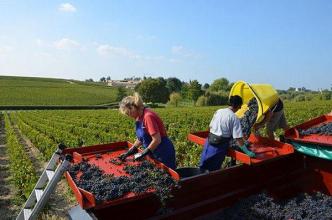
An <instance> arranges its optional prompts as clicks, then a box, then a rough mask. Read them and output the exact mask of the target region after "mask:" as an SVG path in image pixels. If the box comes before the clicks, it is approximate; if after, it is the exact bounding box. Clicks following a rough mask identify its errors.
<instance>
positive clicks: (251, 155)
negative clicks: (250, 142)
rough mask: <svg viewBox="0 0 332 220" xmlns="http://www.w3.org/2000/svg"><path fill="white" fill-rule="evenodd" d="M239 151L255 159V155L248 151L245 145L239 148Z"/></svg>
mask: <svg viewBox="0 0 332 220" xmlns="http://www.w3.org/2000/svg"><path fill="white" fill-rule="evenodd" d="M240 149H241V150H242V151H243V152H244V153H245V154H247V155H248V156H249V157H256V154H255V153H254V152H252V151H250V150H248V148H247V147H246V144H244V145H242V146H240Z"/></svg>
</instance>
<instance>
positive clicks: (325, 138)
mask: <svg viewBox="0 0 332 220" xmlns="http://www.w3.org/2000/svg"><path fill="white" fill-rule="evenodd" d="M330 122H332V116H331V115H322V116H319V117H317V118H314V119H311V120H309V121H307V122H304V123H302V124H300V125H297V126H295V127H293V128H291V129H289V130H287V131H286V132H285V138H286V139H288V140H290V141H296V142H303V143H310V144H319V145H326V146H332V136H331V135H322V134H310V135H300V132H299V131H300V130H305V129H309V128H314V127H318V126H321V125H324V124H326V123H330Z"/></svg>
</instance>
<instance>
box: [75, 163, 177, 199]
mask: <svg viewBox="0 0 332 220" xmlns="http://www.w3.org/2000/svg"><path fill="white" fill-rule="evenodd" d="M129 161H130V159H129V158H128V162H129ZM109 164H110V166H120V165H121V166H122V167H123V168H122V169H123V171H125V173H126V175H120V176H119V175H117V176H116V175H114V174H112V173H111V174H106V173H105V172H104V171H103V170H102V169H100V167H98V166H96V165H94V164H90V163H89V161H88V160H87V159H85V160H83V161H82V162H80V163H78V164H74V165H73V166H72V167H71V168H70V170H69V173H70V175H71V177H72V178H73V180H74V182H75V183H76V185H77V186H78V187H80V188H82V189H84V190H86V191H89V192H91V193H92V194H93V195H94V196H95V199H96V201H97V203H102V202H105V201H110V200H115V199H120V198H121V197H123V196H125V195H126V194H128V193H130V192H133V193H135V195H140V194H144V193H147V192H151V191H152V192H154V193H155V194H156V195H157V196H158V198H159V199H160V202H161V204H162V205H164V204H165V203H166V201H167V200H168V199H169V198H170V197H171V196H172V195H171V189H172V188H173V187H175V186H177V182H176V181H175V180H174V179H173V178H172V177H171V176H170V174H169V173H167V172H166V171H165V170H163V169H161V168H158V167H156V166H155V165H154V164H153V163H152V162H150V161H148V160H144V161H140V162H135V163H131V164H129V163H127V161H121V160H119V159H118V158H113V159H111V160H110V161H109Z"/></svg>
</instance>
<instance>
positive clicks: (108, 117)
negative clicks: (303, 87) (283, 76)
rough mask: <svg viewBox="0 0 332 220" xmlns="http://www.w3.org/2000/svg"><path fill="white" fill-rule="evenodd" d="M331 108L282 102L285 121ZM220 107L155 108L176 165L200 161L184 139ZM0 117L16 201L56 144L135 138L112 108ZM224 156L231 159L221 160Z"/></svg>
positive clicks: (197, 151)
mask: <svg viewBox="0 0 332 220" xmlns="http://www.w3.org/2000/svg"><path fill="white" fill-rule="evenodd" d="M331 107H332V102H331V101H315V102H314V101H310V102H285V113H286V117H287V119H288V122H289V125H290V126H294V125H297V124H300V123H302V122H304V121H307V120H309V119H311V118H314V117H317V116H320V115H322V114H326V113H328V112H330V111H331ZM219 108H221V107H220V106H214V107H185V108H158V109H155V111H156V112H157V113H158V114H159V115H160V117H161V118H162V119H163V121H164V123H165V127H166V129H167V133H168V135H169V137H170V138H171V140H172V141H173V143H174V145H175V149H176V160H177V166H178V167H186V166H195V167H196V166H198V163H199V160H200V155H201V151H202V147H201V146H199V145H197V144H194V143H192V142H190V141H188V140H187V135H188V134H189V133H190V132H193V131H202V130H207V129H208V125H209V122H210V120H211V118H212V116H213V113H214V112H215V111H216V110H217V109H219ZM1 118H2V119H1ZM0 119H1V121H2V122H3V120H4V121H5V127H6V142H7V143H6V147H7V154H8V155H9V156H10V157H9V167H10V177H11V183H13V184H14V187H15V189H16V193H15V195H16V198H17V199H18V202H17V203H18V204H19V205H21V204H22V203H23V202H24V200H25V199H26V198H27V195H28V194H29V192H30V191H31V189H32V188H33V186H34V184H35V182H36V179H37V174H36V173H35V172H34V170H36V168H34V166H35V164H36V161H40V163H43V162H45V161H48V160H49V158H50V156H51V155H52V153H53V152H54V151H55V149H56V148H57V145H58V143H64V144H65V145H66V146H68V147H79V146H89V145H95V144H99V143H110V142H117V141H134V139H135V131H134V121H133V120H132V119H130V118H129V117H126V116H124V115H121V114H120V113H119V112H118V111H117V110H115V109H109V110H51V111H49V110H48V111H45V110H44V111H41V110H38V111H11V112H7V113H6V112H3V115H1V114H0ZM15 131H17V132H15ZM280 132H281V131H278V132H277V133H280ZM22 137H24V139H28V140H29V142H30V141H31V146H30V147H31V148H33V149H35V150H36V152H38V153H37V154H36V155H34V154H31V152H32V151H31V150H28V151H27V150H26V149H27V147H26V146H25V144H24V143H22V142H20V139H22ZM227 161H229V158H227V159H226V160H225V164H226V163H227ZM225 164H224V165H225ZM64 195H66V193H65V192H62V194H61V196H63V197H65V196H64ZM69 197H71V198H72V197H73V196H72V195H71V196H69ZM15 212H17V211H15Z"/></svg>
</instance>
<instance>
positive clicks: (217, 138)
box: [200, 95, 255, 171]
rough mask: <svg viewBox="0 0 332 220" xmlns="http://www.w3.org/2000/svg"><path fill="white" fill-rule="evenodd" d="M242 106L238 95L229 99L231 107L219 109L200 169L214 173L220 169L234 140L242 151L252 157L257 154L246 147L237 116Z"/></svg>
mask: <svg viewBox="0 0 332 220" xmlns="http://www.w3.org/2000/svg"><path fill="white" fill-rule="evenodd" d="M241 106H242V98H241V97H240V96H238V95H235V96H231V97H230V98H229V107H228V108H224V109H219V110H217V111H216V112H215V113H214V116H213V118H212V120H211V122H210V133H209V137H208V138H207V140H206V142H205V144H204V148H203V152H202V155H201V161H200V168H201V169H203V170H209V171H214V170H218V169H220V167H221V165H222V163H223V161H224V159H225V156H226V154H227V150H228V148H229V146H230V141H231V140H232V139H235V140H236V143H237V144H238V146H240V149H241V150H242V151H243V152H244V153H246V154H247V155H248V156H250V157H255V153H253V152H251V151H249V150H248V149H247V147H246V145H245V139H244V138H243V134H242V128H241V124H240V120H239V118H238V117H237V116H236V115H235V112H236V111H238V110H239V109H240V108H241Z"/></svg>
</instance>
